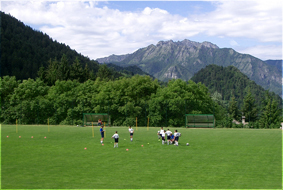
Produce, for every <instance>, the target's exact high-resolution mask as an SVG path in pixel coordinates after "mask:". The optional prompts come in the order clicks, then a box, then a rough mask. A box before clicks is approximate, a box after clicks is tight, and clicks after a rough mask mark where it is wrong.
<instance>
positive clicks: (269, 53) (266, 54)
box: [237, 45, 283, 61]
mask: <svg viewBox="0 0 283 190" xmlns="http://www.w3.org/2000/svg"><path fill="white" fill-rule="evenodd" d="M237 51H238V52H240V53H244V54H250V55H253V56H255V57H258V58H260V59H261V60H263V61H265V60H268V59H270V58H271V57H272V59H283V57H282V46H279V45H266V46H262V45H258V46H252V47H249V48H246V49H238V50H237Z"/></svg>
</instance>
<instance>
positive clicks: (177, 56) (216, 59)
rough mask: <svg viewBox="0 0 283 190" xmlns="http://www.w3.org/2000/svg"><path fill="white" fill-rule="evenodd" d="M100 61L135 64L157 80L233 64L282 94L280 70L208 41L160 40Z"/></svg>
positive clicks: (189, 76) (124, 64)
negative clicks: (212, 66)
mask: <svg viewBox="0 0 283 190" xmlns="http://www.w3.org/2000/svg"><path fill="white" fill-rule="evenodd" d="M97 61H98V62H100V63H114V64H118V65H120V66H128V65H137V66H139V67H140V68H141V69H142V70H143V71H145V72H147V73H149V74H151V75H153V76H154V77H156V78H158V79H159V80H163V81H167V80H170V79H177V78H180V79H183V80H189V79H190V78H191V77H192V76H193V75H194V74H195V73H196V72H198V71H199V70H200V69H202V68H204V67H206V66H207V65H210V64H216V65H220V66H225V67H226V66H230V65H233V66H235V67H237V68H238V69H239V70H240V71H241V72H242V73H243V74H245V75H247V76H248V77H249V78H250V79H251V80H253V81H255V82H256V83H257V84H259V85H261V86H262V87H264V88H265V89H270V90H271V91H274V92H275V93H276V94H280V95H281V94H282V74H281V73H282V70H278V69H276V67H275V66H272V65H269V64H267V63H265V62H264V61H262V60H260V59H258V58H256V57H253V56H251V55H247V54H240V53H238V52H236V51H235V50H233V49H231V48H219V47H218V46H217V45H215V44H212V43H210V42H202V43H199V42H193V41H190V40H187V39H185V40H183V41H178V42H173V41H172V40H169V41H160V42H158V43H157V44H156V45H149V46H148V47H145V48H141V49H139V50H137V51H135V52H134V53H132V54H127V55H111V56H109V57H106V58H100V59H97Z"/></svg>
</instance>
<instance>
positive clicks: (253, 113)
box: [242, 88, 258, 122]
mask: <svg viewBox="0 0 283 190" xmlns="http://www.w3.org/2000/svg"><path fill="white" fill-rule="evenodd" d="M246 91H247V92H246V96H245V97H244V104H243V107H242V112H243V114H244V116H245V117H246V121H248V122H254V121H256V119H257V114H258V108H257V106H256V104H255V98H254V96H252V93H251V89H250V88H247V89H246Z"/></svg>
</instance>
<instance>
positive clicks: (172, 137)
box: [170, 133, 174, 144]
mask: <svg viewBox="0 0 283 190" xmlns="http://www.w3.org/2000/svg"><path fill="white" fill-rule="evenodd" d="M170 139H171V142H170V144H174V135H173V133H171V137H170Z"/></svg>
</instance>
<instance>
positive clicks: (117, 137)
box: [100, 125, 134, 148]
mask: <svg viewBox="0 0 283 190" xmlns="http://www.w3.org/2000/svg"><path fill="white" fill-rule="evenodd" d="M104 132H105V131H104V130H103V126H102V125H101V127H100V134H101V140H100V143H101V144H103V140H104ZM129 133H130V138H131V142H132V141H133V135H134V129H133V128H132V127H131V126H130V127H129ZM111 138H112V139H114V148H118V142H119V135H118V131H115V134H114V135H113V136H112V137H111Z"/></svg>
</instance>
